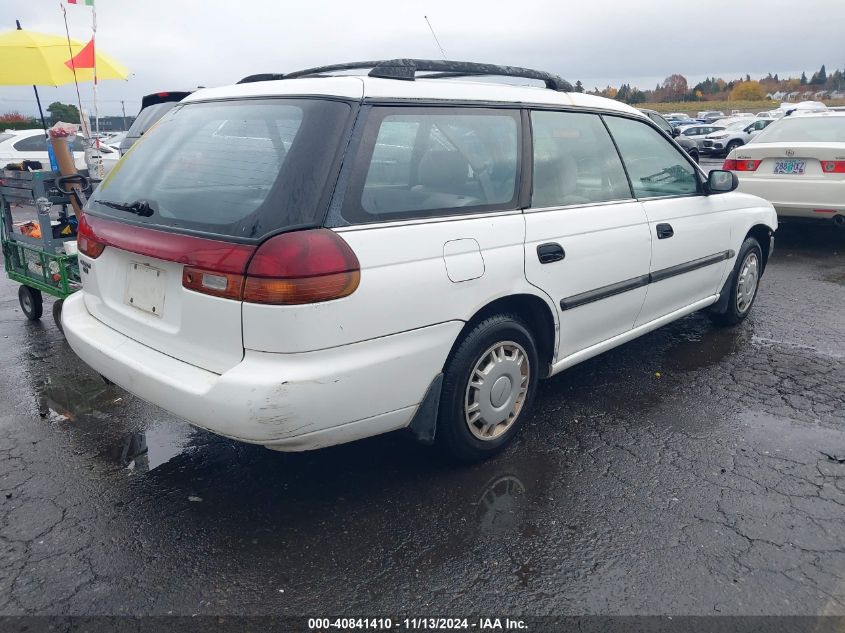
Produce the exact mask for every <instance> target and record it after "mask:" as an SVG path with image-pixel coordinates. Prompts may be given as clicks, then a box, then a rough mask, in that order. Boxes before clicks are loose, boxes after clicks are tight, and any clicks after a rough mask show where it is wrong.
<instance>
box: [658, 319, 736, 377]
mask: <svg viewBox="0 0 845 633" xmlns="http://www.w3.org/2000/svg"><path fill="white" fill-rule="evenodd" d="M707 327H709V329H702V330H698V331H696V332H695V333H692V332H690V333H688V335H687V336H685V337H684V338H683V339H682V340H678V341H675V342H673V343H672V345H670V346H669V348H668V350H667V352H666V368H667V369H674V370H678V371H692V370H695V369H704V368H705V367H710V366H712V365H716V364H718V363H719V362H721V361H722V359H724V358H726V357H728V356H730V355H731V354H733V353H734V352H736V350H737V349H739V348H741V347H743V346H744V345H746V344H748V342H749V341H750V340H751V330H750V329H749V328H733V329H732V328H715V327H712V326H709V324H707Z"/></svg>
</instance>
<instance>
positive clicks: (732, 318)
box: [710, 237, 763, 326]
mask: <svg viewBox="0 0 845 633" xmlns="http://www.w3.org/2000/svg"><path fill="white" fill-rule="evenodd" d="M752 257H754V258H756V272H755V273H754V276H755V278H754V288H753V294H752V295H751V296H750V297H749V295H748V292H743V296H742V298H740V296H739V295H738V294H737V293H738V290H739V286H740V283H741V280H742V279H743V276H744V275H746V276H747V275H748V274H749V271H748V270H746V263H747V262H749V261H750V259H751V258H752ZM762 274H763V249H762V248H760V243H759V242H758V241H757V240H756V239H754V238H753V237H747V238H745V241H744V242H743V243H742V246H741V247H740V249H739V255H737V258H736V264H735V265H734V269H733V271H731V278H730V284H728V300H727V303H726V304H725V306H724V308H722V309H721V310H719V311H715V312H710V318H711V319H712V321H713V322H714V323H716V324H717V325H723V326H728V325H736V324H737V323H740V322H741V321H743V320H745V317H747V316H748V313H749V312H751V308H752V306H753V305H754V300H755V299H756V298H757V291H758V289H759V287H760V277H761V276H762ZM720 303H721V302H720Z"/></svg>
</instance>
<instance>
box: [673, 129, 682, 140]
mask: <svg viewBox="0 0 845 633" xmlns="http://www.w3.org/2000/svg"><path fill="white" fill-rule="evenodd" d="M680 135H681V131H680V130H679V129H678V128H676V127H673V128H672V138H677V137H678V136H680Z"/></svg>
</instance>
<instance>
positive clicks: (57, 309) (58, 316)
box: [53, 299, 65, 334]
mask: <svg viewBox="0 0 845 633" xmlns="http://www.w3.org/2000/svg"><path fill="white" fill-rule="evenodd" d="M64 302H65V300H64V299H56V300H55V301H54V302H53V320H54V321H55V322H56V327H57V328H59V332H61V333H62V334H64V333H65V330H64V328H63V327H62V305H64Z"/></svg>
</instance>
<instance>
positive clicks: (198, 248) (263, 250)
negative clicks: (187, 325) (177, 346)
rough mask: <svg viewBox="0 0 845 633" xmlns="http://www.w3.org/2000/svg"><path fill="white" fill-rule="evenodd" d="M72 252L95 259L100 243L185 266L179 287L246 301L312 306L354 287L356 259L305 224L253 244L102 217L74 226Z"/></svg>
mask: <svg viewBox="0 0 845 633" xmlns="http://www.w3.org/2000/svg"><path fill="white" fill-rule="evenodd" d="M77 242H78V246H79V250H80V251H82V252H83V253H85V254H86V255H88V256H89V257H92V258H96V257H99V256H100V255H101V254H102V252H103V250H104V249H105V248H106V246H114V247H116V248H120V249H122V250H125V251H129V252H131V253H138V254H140V255H147V256H148V257H155V258H156V259H162V260H165V261H169V262H176V263H180V264H185V266H184V268H183V269H182V286H183V287H184V288H187V289H188V290H193V291H195V292H201V293H203V294H207V295H212V296H215V297H222V298H225V299H235V300H238V301H249V302H251V303H268V304H288V305H297V304H303V303H316V302H319V301H329V300H331V299H340V298H341V297H346V296H348V295H350V294H352V293H353V292H355V289H356V288H358V284H359V282H360V280H361V267H360V264H359V263H358V258H357V257H356V256H355V253H353V252H352V249H351V248H349V245H348V244H347V243H346V242H345V241H343V238H341V237H340V236H339V235H337V234H336V233H335V232H334V231H330V230H329V229H312V230H307V231H296V232H293V233H283V234H281V235H276V236H275V237H271V238H270V239H268V240H267V241H265V242H264V243H263V244H261V246H259V247H258V248H256V247H255V246H253V245H250V244H236V243H232V242H224V241H221V240H211V239H207V238H203V237H194V236H192V235H182V234H180V233H169V232H167V231H159V230H155V229H148V228H145V227H140V226H135V225H131V224H124V223H123V222H115V221H113V220H104V219H102V218H97V217H94V216H91V215H86V216H84V217H83V218H82V219H81V221H80V223H79V234H78V238H77Z"/></svg>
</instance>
